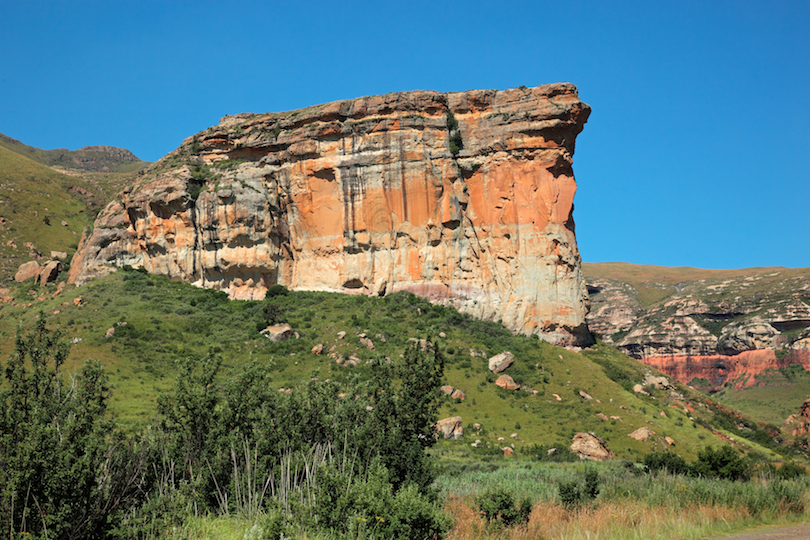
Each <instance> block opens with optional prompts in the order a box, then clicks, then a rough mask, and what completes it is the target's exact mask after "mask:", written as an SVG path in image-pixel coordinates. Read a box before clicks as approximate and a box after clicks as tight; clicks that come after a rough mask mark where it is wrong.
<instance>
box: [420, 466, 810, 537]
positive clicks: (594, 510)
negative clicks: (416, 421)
mask: <svg viewBox="0 0 810 540" xmlns="http://www.w3.org/2000/svg"><path fill="white" fill-rule="evenodd" d="M590 466H593V465H590ZM584 470H585V466H584V464H555V465H545V464H539V465H534V466H532V464H526V465H523V466H515V467H510V468H503V469H499V470H497V471H493V472H489V473H486V472H479V471H471V472H466V473H460V474H457V475H454V476H442V477H439V478H438V480H437V483H436V485H437V486H438V487H439V488H440V490H441V492H442V493H443V494H444V495H445V497H446V498H447V501H448V502H447V509H448V511H449V512H450V513H451V515H452V516H453V518H454V521H455V526H454V528H453V529H452V530H451V532H450V534H449V535H448V537H447V538H448V539H450V540H473V539H478V538H482V539H483V538H492V537H493V536H497V537H499V538H509V539H522V538H532V539H535V538H544V539H555V540H556V539H560V540H562V539H566V540H568V539H572V540H573V539H580V538H581V539H589V540H594V539H631V538H632V539H636V538H638V539H642V538H643V539H653V538H667V539H673V538H697V537H701V536H705V535H707V534H720V533H723V532H726V531H729V530H732V529H736V528H740V527H742V526H745V525H748V524H752V523H773V522H778V521H782V520H789V519H795V518H796V517H802V516H806V515H807V502H808V500H807V493H808V490H810V479H808V478H802V479H800V480H795V481H793V480H791V481H787V480H782V479H777V478H772V477H770V476H769V475H767V474H761V475H758V476H756V477H755V478H754V479H752V480H750V481H747V482H739V481H737V482H735V481H729V480H718V479H706V478H695V477H687V476H681V475H670V474H646V473H641V472H639V471H638V470H637V469H635V467H634V466H628V465H626V464H623V463H618V462H616V463H605V464H601V465H600V466H599V468H598V470H599V478H600V483H599V488H600V490H599V495H598V496H597V497H596V499H595V500H594V501H592V502H589V503H583V504H581V505H575V506H570V505H569V506H566V505H564V504H563V503H562V502H561V501H560V497H559V486H560V485H561V484H563V483H566V482H577V481H582V480H583V477H584ZM492 488H505V489H508V490H511V491H512V492H513V493H515V494H520V495H521V496H524V495H528V496H529V497H530V498H531V499H532V500H533V502H534V503H535V504H534V509H533V511H532V513H531V516H530V519H529V523H528V525H526V526H523V527H516V528H513V529H509V530H502V531H493V530H492V528H491V527H489V528H488V526H487V523H486V522H485V521H484V519H483V518H482V516H481V515H480V513H479V512H478V509H477V508H476V507H475V504H474V503H473V500H474V497H475V496H476V495H479V494H480V493H483V492H485V491H486V490H488V489H492Z"/></svg>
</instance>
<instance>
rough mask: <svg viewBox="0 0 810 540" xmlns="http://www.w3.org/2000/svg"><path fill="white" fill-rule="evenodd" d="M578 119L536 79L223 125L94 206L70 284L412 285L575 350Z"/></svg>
mask: <svg viewBox="0 0 810 540" xmlns="http://www.w3.org/2000/svg"><path fill="white" fill-rule="evenodd" d="M589 113H590V108H589V107H588V106H587V105H586V104H584V103H582V102H581V101H580V100H579V97H578V95H577V90H576V88H575V87H574V86H573V85H570V84H552V85H546V86H540V87H536V88H519V89H512V90H505V91H495V90H476V91H469V92H460V93H449V94H445V93H438V92H405V93H397V94H388V95H384V96H374V97H367V98H359V99H355V100H347V101H338V102H334V103H328V104H325V105H318V106H315V107H310V108H308V109H302V110H299V111H292V112H289V113H280V114H279V113H269V114H240V115H236V116H227V117H225V118H223V119H222V120H221V122H220V124H219V125H218V126H215V127H212V128H210V129H208V130H206V131H203V132H201V133H199V134H197V135H195V136H194V137H191V138H189V139H187V140H186V141H185V142H184V144H183V145H182V146H181V147H180V148H179V149H178V150H177V151H175V152H174V153H172V154H171V155H169V156H167V157H166V158H164V159H162V160H161V161H160V162H158V163H157V164H156V165H155V166H154V167H153V168H152V169H151V172H150V173H149V174H147V175H145V177H144V179H143V180H142V181H141V182H140V183H139V184H138V185H137V186H135V187H134V188H132V189H130V190H127V191H125V192H124V193H122V194H121V195H120V196H119V197H118V199H117V200H116V201H115V202H113V203H111V204H110V205H109V206H108V207H107V208H106V209H105V210H104V211H103V212H101V214H100V215H99V217H98V219H97V221H96V224H95V228H94V230H93V233H92V234H91V235H90V237H89V238H88V239H87V241H86V242H85V243H84V244H83V245H82V247H81V249H80V251H81V253H80V254H79V255H78V256H77V257H76V258H75V259H74V261H75V262H74V264H73V265H72V267H71V280H72V281H73V282H75V283H77V284H81V283H84V282H86V281H87V280H88V279H91V278H92V277H94V276H97V275H101V274H104V273H107V272H110V271H111V269H112V268H113V267H115V266H122V265H132V266H135V267H143V268H145V269H147V270H148V271H150V272H153V273H156V274H162V275H166V276H171V277H173V278H177V279H181V280H185V281H189V282H192V283H195V284H196V285H199V286H201V287H209V288H215V289H220V290H225V291H228V293H229V295H230V296H231V297H232V298H236V299H260V298H263V297H264V294H265V292H266V291H267V289H268V288H269V287H270V286H272V285H274V284H282V285H284V286H286V287H288V288H291V289H297V290H320V291H339V292H345V293H350V294H369V295H383V294H389V293H392V292H396V291H410V292H412V293H415V294H418V295H420V296H423V297H425V298H428V299H429V300H430V301H432V302H435V303H439V304H446V305H452V306H455V307H456V308H458V309H459V310H460V311H462V312H465V313H469V314H472V315H474V316H476V317H479V318H483V319H491V320H501V321H503V323H504V324H505V325H506V326H507V327H509V328H510V329H511V330H513V331H514V332H518V333H522V334H537V335H539V336H540V337H542V338H543V339H546V340H548V341H550V342H553V343H557V344H561V345H584V344H587V343H589V342H590V340H591V336H590V333H589V332H588V329H587V325H586V321H585V314H586V312H587V293H586V289H585V284H584V280H583V278H582V275H581V271H580V257H579V252H578V250H577V246H576V239H575V236H574V222H573V214H572V212H573V198H574V192H575V191H576V182H575V181H574V175H573V170H572V157H573V153H574V142H575V139H576V136H577V134H579V132H580V131H581V130H582V127H583V125H584V123H585V121H586V120H587V118H588V115H589Z"/></svg>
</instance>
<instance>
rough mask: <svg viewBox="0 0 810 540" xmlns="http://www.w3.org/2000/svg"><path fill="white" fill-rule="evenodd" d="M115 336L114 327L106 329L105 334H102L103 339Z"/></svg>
mask: <svg viewBox="0 0 810 540" xmlns="http://www.w3.org/2000/svg"><path fill="white" fill-rule="evenodd" d="M114 335H115V326H111V327H109V328H108V329H107V332H105V333H104V337H105V338H111V337H113V336H114Z"/></svg>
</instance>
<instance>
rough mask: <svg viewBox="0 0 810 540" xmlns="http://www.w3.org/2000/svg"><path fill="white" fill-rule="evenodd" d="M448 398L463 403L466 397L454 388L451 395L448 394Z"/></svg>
mask: <svg viewBox="0 0 810 540" xmlns="http://www.w3.org/2000/svg"><path fill="white" fill-rule="evenodd" d="M450 397H451V398H453V399H460V400H462V401H463V400H464V399H465V398H466V397H467V395H466V394H465V393H464V392H462V391H461V390H460V389H458V388H456V389H455V390H453V393H452V394H450Z"/></svg>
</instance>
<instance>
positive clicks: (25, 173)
mask: <svg viewBox="0 0 810 540" xmlns="http://www.w3.org/2000/svg"><path fill="white" fill-rule="evenodd" d="M132 178H133V175H131V174H130V175H121V174H118V175H109V174H102V173H84V174H82V175H80V176H68V175H65V174H61V173H58V172H56V171H54V170H52V169H49V168H48V167H46V166H44V165H42V164H40V163H37V162H35V161H32V160H30V159H28V158H26V157H24V156H22V155H20V154H16V153H14V152H11V151H9V150H8V149H6V148H3V147H0V218H1V219H0V284H2V283H9V282H10V281H11V280H12V278H13V276H14V273H15V272H16V271H17V267H18V266H19V265H20V264H21V263H23V262H27V261H30V260H32V259H35V258H37V257H38V256H39V255H41V257H42V258H43V260H47V259H48V257H49V256H50V252H51V250H55V251H65V252H67V254H68V256H69V257H70V256H71V255H72V254H73V252H74V251H75V250H76V247H77V245H78V242H79V238H80V237H81V233H82V230H83V229H84V228H85V227H88V228H89V227H92V225H93V220H94V219H95V216H96V214H97V213H98V211H99V209H100V208H102V207H103V205H105V204H106V203H107V202H108V201H109V199H110V198H111V197H112V196H113V195H114V194H115V193H117V192H118V191H120V189H121V188H122V187H123V186H124V185H127V184H129V183H131V182H132Z"/></svg>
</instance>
